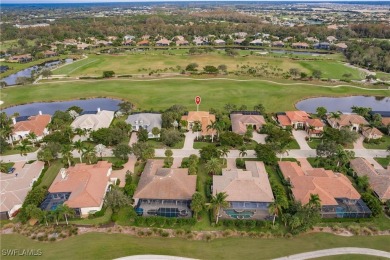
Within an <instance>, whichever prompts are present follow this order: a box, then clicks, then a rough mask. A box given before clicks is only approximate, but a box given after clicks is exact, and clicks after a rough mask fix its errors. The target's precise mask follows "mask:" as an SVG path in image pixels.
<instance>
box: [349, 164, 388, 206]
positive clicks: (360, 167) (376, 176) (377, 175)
mask: <svg viewBox="0 0 390 260" xmlns="http://www.w3.org/2000/svg"><path fill="white" fill-rule="evenodd" d="M350 166H351V168H352V169H353V171H354V172H355V173H356V174H357V175H358V176H359V177H363V176H367V177H368V181H369V183H370V188H371V189H372V190H373V191H374V193H375V195H376V196H377V197H378V198H379V199H380V200H381V201H382V202H383V203H385V202H386V201H388V200H390V166H388V167H387V169H386V170H375V168H374V167H373V166H372V165H371V164H370V163H369V162H368V161H367V160H366V159H364V158H360V157H359V158H355V159H352V160H351V161H350Z"/></svg>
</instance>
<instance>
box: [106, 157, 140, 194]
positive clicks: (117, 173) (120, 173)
mask: <svg viewBox="0 0 390 260" xmlns="http://www.w3.org/2000/svg"><path fill="white" fill-rule="evenodd" d="M136 161H137V158H135V156H133V155H132V156H130V157H129V160H128V161H127V163H125V164H124V165H123V169H121V170H113V171H112V173H111V177H112V178H118V179H119V180H120V181H121V182H120V184H119V187H124V186H125V183H126V172H127V171H130V172H132V173H134V168H135V162H136Z"/></svg>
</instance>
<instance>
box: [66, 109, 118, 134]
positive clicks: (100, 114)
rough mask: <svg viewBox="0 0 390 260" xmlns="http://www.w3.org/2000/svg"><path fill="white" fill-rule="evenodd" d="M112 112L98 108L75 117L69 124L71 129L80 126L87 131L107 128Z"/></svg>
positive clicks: (111, 118) (112, 116)
mask: <svg viewBox="0 0 390 260" xmlns="http://www.w3.org/2000/svg"><path fill="white" fill-rule="evenodd" d="M114 114H115V113H114V112H113V111H108V110H100V108H98V110H97V112H96V113H94V114H84V115H80V116H78V117H76V119H75V120H74V121H73V122H72V124H71V125H70V126H71V127H72V128H73V129H76V128H81V129H86V130H89V131H96V130H98V129H100V128H108V127H109V126H110V124H111V121H112V120H113V119H114Z"/></svg>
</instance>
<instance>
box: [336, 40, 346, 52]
mask: <svg viewBox="0 0 390 260" xmlns="http://www.w3.org/2000/svg"><path fill="white" fill-rule="evenodd" d="M334 46H335V47H336V50H338V51H345V50H346V49H348V45H346V44H345V43H344V42H340V43H336V44H335V45H334Z"/></svg>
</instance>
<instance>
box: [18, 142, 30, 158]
mask: <svg viewBox="0 0 390 260" xmlns="http://www.w3.org/2000/svg"><path fill="white" fill-rule="evenodd" d="M16 148H17V149H18V150H19V151H20V156H24V155H27V153H28V152H30V151H31V150H32V148H31V147H30V146H29V145H27V143H26V142H21V143H20V144H19V145H18V146H17V147H16Z"/></svg>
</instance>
